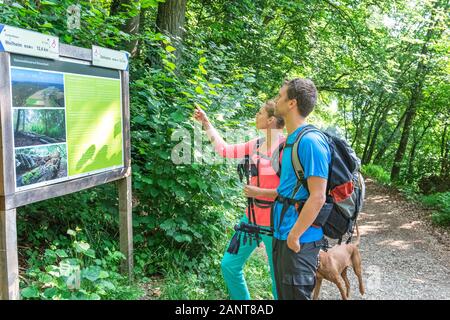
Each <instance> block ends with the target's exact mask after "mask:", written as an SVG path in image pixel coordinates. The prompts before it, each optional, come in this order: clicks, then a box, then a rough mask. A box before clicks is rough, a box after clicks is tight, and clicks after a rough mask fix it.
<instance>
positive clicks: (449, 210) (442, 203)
mask: <svg viewBox="0 0 450 320" xmlns="http://www.w3.org/2000/svg"><path fill="white" fill-rule="evenodd" d="M421 201H422V203H423V204H425V205H426V206H428V207H431V208H434V209H437V210H438V211H437V212H434V213H433V214H432V216H431V218H432V220H433V222H434V223H436V224H439V225H442V226H450V192H443V193H435V194H431V195H424V196H422V197H421Z"/></svg>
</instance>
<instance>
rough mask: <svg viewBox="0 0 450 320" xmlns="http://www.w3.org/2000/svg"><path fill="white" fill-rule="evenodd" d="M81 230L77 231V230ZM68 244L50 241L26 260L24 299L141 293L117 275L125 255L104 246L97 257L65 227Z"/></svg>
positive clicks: (121, 296) (117, 296) (129, 296)
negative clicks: (103, 252) (67, 245)
mask: <svg viewBox="0 0 450 320" xmlns="http://www.w3.org/2000/svg"><path fill="white" fill-rule="evenodd" d="M79 231H81V230H78V232H79ZM67 233H68V234H69V235H70V236H71V237H72V245H71V247H64V249H62V248H60V246H59V245H58V244H53V245H51V246H50V248H49V249H46V250H45V252H44V255H43V257H41V259H39V260H38V259H36V258H35V257H32V258H30V259H31V260H33V261H29V263H30V265H32V266H33V267H32V268H30V269H29V270H28V271H27V281H26V282H27V286H26V287H25V288H23V289H22V290H21V295H22V298H23V299H42V300H87V299H89V300H99V299H136V298H138V297H139V296H141V295H142V294H143V292H141V290H139V289H138V288H137V287H133V286H130V285H128V279H127V278H126V277H124V276H123V275H121V274H119V272H118V266H119V264H120V261H121V260H123V259H124V258H125V257H124V256H123V255H122V254H121V253H120V252H117V251H110V250H109V249H107V248H106V250H105V254H103V257H102V258H101V259H100V258H97V257H96V253H95V251H94V250H93V249H92V248H91V247H90V245H89V244H88V243H87V242H84V241H83V240H77V232H76V231H73V230H68V231H67Z"/></svg>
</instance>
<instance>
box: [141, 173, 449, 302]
mask: <svg viewBox="0 0 450 320" xmlns="http://www.w3.org/2000/svg"><path fill="white" fill-rule="evenodd" d="M431 214H432V211H431V210H428V209H426V208H424V207H423V206H421V205H419V204H417V203H414V202H412V201H409V200H407V199H405V198H404V196H402V195H401V194H400V193H399V192H398V191H395V190H393V189H392V188H388V187H384V186H381V185H379V184H377V183H375V182H374V181H373V180H371V179H367V180H366V199H365V206H364V208H363V210H362V212H361V213H360V216H359V218H358V225H359V230H360V233H361V244H360V252H361V256H362V268H363V282H364V287H365V289H366V293H365V295H364V296H361V295H360V293H359V291H358V281H357V278H356V276H355V274H354V272H353V270H349V272H348V277H349V280H350V285H351V292H350V299H355V300H360V299H369V300H386V299H388V300H412V299H420V300H422V299H427V300H428V299H446V300H448V299H450V234H449V233H450V230H449V229H448V228H443V227H438V226H435V225H433V224H432V223H431ZM330 244H331V242H330ZM255 253H256V254H254V255H252V257H251V259H256V260H263V259H264V260H265V259H267V256H266V255H265V252H264V249H263V248H259V249H257V252H255ZM219 274H220V271H219V270H218V275H219ZM267 280H269V279H268V277H267ZM154 281H155V282H153V283H151V284H150V283H149V284H147V286H145V287H144V288H145V290H146V295H145V297H143V299H158V297H159V295H160V290H164V279H161V278H160V279H154ZM251 281H252V279H248V284H249V286H251ZM155 287H157V288H156V290H155ZM250 291H252V290H250ZM253 296H254V295H253ZM169 299H170V297H169ZM319 299H341V296H340V293H339V290H338V288H337V287H336V286H335V285H334V284H332V283H331V282H328V281H326V280H324V281H323V283H322V288H321V291H320V296H319Z"/></svg>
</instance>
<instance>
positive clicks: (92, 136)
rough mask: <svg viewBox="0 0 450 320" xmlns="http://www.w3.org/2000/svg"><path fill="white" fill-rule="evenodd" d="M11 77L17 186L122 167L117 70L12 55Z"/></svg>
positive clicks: (120, 115) (29, 186) (120, 89)
mask: <svg viewBox="0 0 450 320" xmlns="http://www.w3.org/2000/svg"><path fill="white" fill-rule="evenodd" d="M10 79H11V102H12V103H11V104H12V105H11V108H12V110H11V111H12V117H11V120H12V130H13V139H14V159H15V188H16V190H17V191H21V190H26V189H32V188H37V187H39V186H42V185H48V184H53V183H58V182H63V181H66V180H72V179H76V178H79V177H83V176H87V175H92V174H96V173H100V172H105V171H109V170H114V169H117V168H122V167H124V152H123V128H122V125H123V119H122V88H121V75H120V72H119V71H118V70H113V69H106V68H100V67H96V66H92V65H89V64H83V63H81V62H72V61H65V60H61V59H60V60H49V59H43V58H38V57H30V56H24V55H19V54H11V57H10Z"/></svg>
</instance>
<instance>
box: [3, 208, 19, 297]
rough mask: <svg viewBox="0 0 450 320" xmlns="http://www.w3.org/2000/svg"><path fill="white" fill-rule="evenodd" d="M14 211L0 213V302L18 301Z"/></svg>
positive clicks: (17, 262) (17, 264) (17, 263)
mask: <svg viewBox="0 0 450 320" xmlns="http://www.w3.org/2000/svg"><path fill="white" fill-rule="evenodd" d="M19 299H20V293H19V261H18V256H17V229H16V209H11V210H7V211H0V300H19Z"/></svg>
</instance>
